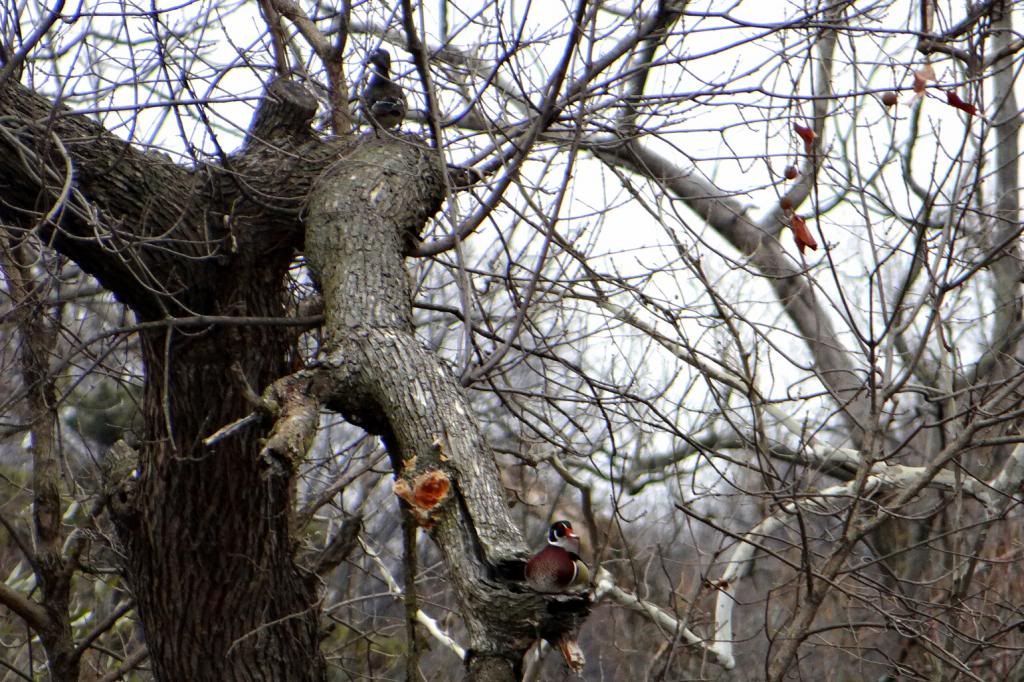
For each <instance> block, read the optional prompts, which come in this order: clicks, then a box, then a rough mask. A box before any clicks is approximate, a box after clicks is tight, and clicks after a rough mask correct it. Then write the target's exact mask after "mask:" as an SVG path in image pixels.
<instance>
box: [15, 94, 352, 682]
mask: <svg viewBox="0 0 1024 682" xmlns="http://www.w3.org/2000/svg"><path fill="white" fill-rule="evenodd" d="M0 95H2V96H0V116H4V117H5V119H4V120H5V124H4V126H3V127H2V129H0V147H2V149H3V154H0V156H2V157H3V159H2V160H0V183H2V184H4V185H5V192H4V195H5V202H6V203H5V204H4V206H3V208H2V209H0V213H2V215H0V218H2V219H3V222H4V223H6V224H7V225H10V226H15V227H14V229H17V228H20V229H21V230H24V231H28V230H36V231H37V232H38V233H39V234H41V235H42V236H43V237H44V238H45V239H46V240H47V241H49V242H50V243H52V244H53V245H54V246H55V247H56V248H57V249H58V250H60V251H61V252H62V253H63V254H64V255H66V256H68V257H69V258H72V259H74V260H75V261H77V262H78V263H79V264H80V265H81V266H82V267H83V268H84V269H86V270H87V271H89V272H90V273H92V274H93V275H95V276H96V277H97V278H98V279H99V280H100V281H101V282H102V283H103V284H104V285H105V286H107V287H108V288H109V289H110V290H111V291H113V292H114V293H115V294H116V295H117V296H118V297H119V298H120V299H121V300H122V301H124V302H126V303H127V304H128V305H130V306H131V307H132V309H133V310H134V311H135V313H136V314H137V316H138V317H139V318H141V319H142V320H162V319H168V318H172V317H175V316H191V315H226V316H251V317H267V318H271V317H280V316H282V315H283V312H284V307H283V301H282V292H283V286H282V282H283V278H284V273H285V269H286V268H287V266H288V264H289V262H290V261H291V259H292V257H293V254H294V251H295V249H296V248H298V247H299V246H301V243H302V223H301V221H300V219H299V213H298V207H299V206H300V204H301V200H302V198H303V197H304V196H305V193H306V192H307V191H308V188H309V187H310V185H311V184H312V181H313V179H314V178H315V177H316V175H317V174H318V173H319V171H320V170H321V169H322V168H323V167H324V166H325V165H326V164H327V163H329V162H330V161H331V160H332V159H334V158H336V157H337V155H338V153H340V152H343V151H344V150H345V149H346V148H347V147H346V145H347V144H349V143H348V142H347V141H345V140H337V141H333V142H330V143H327V144H322V143H320V142H318V141H315V140H313V139H312V137H311V136H310V134H309V129H308V122H309V120H310V118H311V117H312V113H313V111H314V107H315V102H313V100H312V98H311V97H309V96H308V95H305V96H304V97H303V96H302V95H303V93H301V91H299V90H296V89H295V88H294V87H291V86H289V85H288V84H275V85H272V86H271V89H270V93H269V97H268V98H267V104H266V106H265V107H264V108H263V109H262V110H261V115H260V116H257V124H258V125H257V126H255V127H254V130H255V131H257V132H258V134H257V135H255V136H253V137H252V138H251V139H250V140H249V141H248V144H247V145H246V147H245V148H244V153H243V154H242V155H241V156H239V157H237V158H232V159H228V160H227V161H226V162H225V164H224V165H223V166H221V167H212V166H211V167H201V168H196V169H192V170H188V169H184V168H181V167H179V166H176V165H174V164H172V163H171V162H170V161H169V160H168V159H166V158H164V157H162V156H159V155H145V154H141V153H139V152H137V151H135V150H134V149H133V148H132V147H130V146H129V145H127V144H125V143H123V142H121V141H120V140H118V139H116V138H114V137H113V136H112V135H110V134H108V133H106V132H105V131H103V130H102V129H101V128H100V127H99V126H97V125H96V124H94V123H92V122H90V121H89V120H87V119H85V118H83V117H80V116H75V115H72V114H70V113H69V112H68V111H67V110H65V109H62V108H60V107H53V106H52V105H51V104H49V103H48V102H46V101H45V100H44V99H43V98H41V97H39V96H38V95H35V94H34V93H32V92H30V91H28V90H26V89H24V88H23V87H21V86H19V85H17V84H14V83H9V84H8V85H7V86H6V88H5V91H4V92H3V93H0ZM274 107H278V112H277V113H276V114H275V112H274V111H273V109H274ZM296 112H298V113H296ZM285 113H287V115H282V114H285ZM283 149H288V152H289V153H285V152H284V151H282V150H283ZM296 151H298V152H300V153H295V152H296ZM303 151H306V152H307V153H301V152H303ZM290 342H291V333H290V332H288V331H287V329H286V328H282V327H280V326H260V325H254V326H237V325H232V326H216V325H209V326H206V327H201V328H189V329H187V330H182V329H180V328H178V327H177V326H175V325H173V324H170V323H169V324H168V326H167V327H166V328H163V329H157V330H155V331H149V332H147V333H146V334H144V335H143V338H142V348H143V356H144V362H145V367H146V387H145V407H144V409H145V417H146V433H145V436H144V439H143V443H144V444H143V445H142V446H141V448H140V449H139V452H138V463H137V471H138V476H137V479H136V480H133V481H131V487H130V494H128V493H126V494H125V495H124V496H123V499H122V500H121V501H120V502H119V504H118V505H116V509H117V512H118V513H117V514H116V516H115V521H116V525H117V528H118V531H119V537H120V540H121V542H122V543H123V545H124V546H123V549H124V556H125V566H124V568H125V574H126V578H127V580H128V583H129V585H130V586H131V589H132V591H133V593H134V595H135V597H136V600H137V603H138V610H139V614H140V616H141V619H142V622H143V626H144V629H145V632H146V640H147V644H148V647H149V651H150V655H151V659H152V662H153V666H154V671H155V672H156V674H157V676H158V678H159V679H165V680H197V681H198V680H211V681H212V680H217V681H221V680H322V679H323V678H324V665H323V660H322V658H321V656H320V654H319V652H318V645H319V634H318V632H319V631H318V608H317V600H318V597H317V593H316V586H315V581H314V579H313V578H312V577H311V576H310V575H308V574H307V573H305V572H303V571H302V570H301V569H300V568H299V567H298V566H297V565H296V564H295V562H294V561H293V556H292V554H293V551H294V547H293V545H294V543H293V539H292V538H291V536H290V528H289V518H290V512H291V488H292V482H291V480H290V479H283V480H282V479H280V478H274V477H270V478H267V477H265V476H264V475H263V473H264V472H263V469H262V468H261V464H260V462H259V461H258V460H257V458H256V456H255V454H256V453H257V452H259V448H260V443H259V437H260V435H261V434H260V432H259V431H258V430H256V429H251V430H249V431H246V432H245V433H243V434H241V435H240V436H239V437H237V438H234V439H231V440H228V441H225V442H223V443H220V444H218V445H217V446H215V447H211V448H206V447H203V446H202V445H201V442H200V441H201V438H202V437H203V436H204V435H207V434H208V433H209V432H210V431H212V430H214V429H216V428H217V427H218V426H220V425H222V424H224V423H227V422H230V421H231V420H233V419H235V418H237V417H240V416H242V415H243V414H245V413H246V412H247V411H248V405H247V403H246V402H245V400H244V398H243V395H244V392H245V390H246V389H247V388H248V387H247V386H244V385H242V382H240V381H238V380H237V379H236V377H235V375H234V374H233V373H232V372H231V371H230V367H231V365H232V363H237V364H238V365H239V366H240V367H241V369H242V374H243V375H244V377H245V379H246V381H247V382H248V383H249V384H250V385H251V386H265V385H268V384H269V383H270V382H272V381H273V380H274V379H276V378H278V377H279V376H281V375H282V374H283V373H285V372H286V370H287V364H286V360H287V351H288V348H289V345H290Z"/></svg>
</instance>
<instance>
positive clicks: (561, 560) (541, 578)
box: [526, 521, 590, 592]
mask: <svg viewBox="0 0 1024 682" xmlns="http://www.w3.org/2000/svg"><path fill="white" fill-rule="evenodd" d="M589 580H590V571H589V570H588V569H587V565H586V564H585V563H583V560H582V559H580V538H579V536H578V535H576V533H574V532H573V530H572V524H571V523H569V522H568V521H555V522H554V523H552V524H551V528H550V529H548V546H547V547H545V548H544V549H542V550H541V551H539V552H537V553H536V554H534V555H533V557H532V558H531V559H530V560H529V561H527V562H526V583H527V584H528V585H529V586H530V587H532V588H533V589H535V590H537V591H538V592H566V591H568V590H570V589H572V588H575V587H580V586H583V585H586V584H587V582H589Z"/></svg>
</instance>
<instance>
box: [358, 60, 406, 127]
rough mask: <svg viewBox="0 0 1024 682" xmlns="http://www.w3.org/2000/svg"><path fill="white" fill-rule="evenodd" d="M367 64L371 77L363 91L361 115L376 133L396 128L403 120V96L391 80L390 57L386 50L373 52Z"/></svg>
mask: <svg viewBox="0 0 1024 682" xmlns="http://www.w3.org/2000/svg"><path fill="white" fill-rule="evenodd" d="M369 62H370V67H371V69H372V75H371V76H370V82H369V83H367V84H366V89H365V90H363V97H362V100H363V101H362V105H363V115H364V116H365V117H366V119H367V120H368V121H369V122H370V124H371V125H372V126H373V127H374V129H375V130H377V131H379V130H381V129H384V128H397V127H398V126H399V125H400V124H401V123H402V120H403V119H404V118H405V95H404V94H403V93H402V88H401V86H399V85H398V84H397V83H395V82H394V81H393V80H391V55H389V54H388V51H387V50H375V51H374V52H373V54H371V55H370V59H369Z"/></svg>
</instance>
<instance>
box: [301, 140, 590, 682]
mask: <svg viewBox="0 0 1024 682" xmlns="http://www.w3.org/2000/svg"><path fill="white" fill-rule="evenodd" d="M340 170H341V169H339V171H340ZM354 170H357V171H358V172H352V171H354ZM442 190H443V182H442V177H441V171H440V168H439V164H438V161H437V159H436V157H434V156H433V153H432V152H430V151H429V150H427V149H426V148H425V147H423V146H422V145H421V144H419V143H417V141H416V140H415V139H411V138H406V139H404V140H399V141H392V140H387V141H384V140H382V141H380V142H379V143H371V144H367V145H363V146H362V147H361V148H360V149H359V150H357V151H356V152H355V153H354V154H352V155H351V156H350V157H349V158H348V159H347V160H346V167H345V169H344V171H343V172H334V173H330V174H328V175H327V176H325V177H324V178H323V179H322V180H321V181H320V183H319V184H318V186H317V187H316V188H315V189H314V191H313V192H312V194H311V195H310V201H309V224H308V232H307V243H308V246H309V247H310V248H309V249H308V252H307V258H308V259H309V261H310V264H311V266H312V267H313V268H314V269H315V270H316V271H317V272H318V273H319V276H320V281H321V285H322V289H323V293H324V299H325V305H326V323H325V325H326V331H327V338H328V342H327V346H328V351H329V354H328V359H327V361H326V362H325V363H324V364H323V368H322V373H324V374H328V375H329V376H330V380H329V381H327V382H326V383H325V384H324V394H323V399H324V400H325V401H326V402H328V403H329V404H330V405H332V406H333V407H335V408H337V409H339V410H340V411H342V412H343V413H344V414H347V415H349V417H350V418H351V419H353V420H354V421H356V422H358V423H362V424H365V425H367V426H368V428H371V429H372V430H374V431H376V432H377V433H379V434H381V435H382V436H383V437H384V439H385V442H386V443H387V444H388V447H389V451H390V452H391V454H392V460H393V462H394V464H395V467H396V470H397V471H398V472H399V474H400V477H401V479H402V480H403V481H405V482H415V481H416V480H417V478H418V477H419V476H422V475H424V474H426V475H430V474H435V473H436V472H440V475H441V476H442V477H443V478H444V479H445V480H447V481H450V483H451V487H452V488H451V494H450V495H449V496H448V497H446V498H445V499H443V500H442V501H441V503H440V504H438V505H437V506H436V507H432V508H429V509H424V510H422V511H423V512H424V513H423V514H422V515H421V522H422V525H424V526H425V527H427V528H429V529H430V532H431V535H432V537H433V538H434V540H435V541H436V542H437V545H438V547H439V548H440V550H441V552H442V554H443V555H444V558H445V563H446V566H447V568H448V572H449V577H450V579H451V584H452V587H453V588H454V590H455V592H456V594H457V596H458V599H459V602H460V603H461V605H462V616H463V618H464V619H465V624H466V628H467V630H468V632H469V637H470V653H469V655H468V656H467V661H466V663H467V670H468V673H469V676H470V679H473V680H515V679H518V677H519V675H520V674H521V670H520V668H521V661H522V656H523V654H524V653H525V652H526V649H527V648H528V647H529V646H530V644H531V643H532V642H533V640H534V639H536V638H537V636H538V633H540V632H542V631H543V632H545V633H546V632H547V629H548V628H549V627H553V628H554V630H555V631H558V632H561V631H564V630H565V629H566V627H567V626H565V625H561V626H559V625H554V626H552V625H551V622H552V621H557V620H558V618H557V617H555V616H552V615H549V614H548V608H549V604H550V605H556V604H559V603H560V602H565V603H567V608H568V610H569V611H570V612H572V613H575V614H585V612H586V610H587V608H588V607H589V600H588V598H587V597H586V596H584V597H580V598H557V599H555V598H547V599H545V598H544V597H541V596H540V595H537V594H533V593H530V592H528V591H523V590H522V589H520V588H518V587H517V583H516V582H515V579H516V578H519V577H520V576H521V573H522V562H523V559H524V558H525V556H526V555H525V551H524V550H525V548H524V545H523V541H522V538H521V537H520V534H519V531H518V528H517V527H516V526H515V524H514V523H513V522H512V520H511V518H510V517H509V514H508V507H507V504H506V500H505V496H504V490H503V488H502V486H501V480H500V478H499V476H498V470H497V465H496V462H495V459H494V455H493V452H492V451H491V449H490V447H489V446H488V444H487V442H486V441H485V440H484V438H483V436H482V434H481V433H480V430H479V428H478V426H477V424H476V422H475V421H474V419H473V417H472V411H471V408H470V405H469V402H468V398H467V396H466V394H465V393H464V392H463V390H462V388H461V387H460V386H459V384H458V381H457V380H456V378H455V377H454V376H453V375H452V374H451V372H449V371H448V369H447V368H446V367H445V366H444V365H442V364H441V363H440V362H439V360H438V359H437V358H436V357H435V356H434V355H432V354H431V353H429V352H428V351H427V350H426V349H425V348H423V346H422V345H421V344H420V343H419V342H418V341H417V340H416V338H415V336H414V335H413V326H412V316H411V305H410V292H409V285H408V279H407V276H406V272H405V268H404V264H403V253H404V251H405V249H406V247H407V246H408V243H409V237H410V233H411V232H414V231H417V230H418V229H419V228H420V227H421V226H422V225H423V222H424V221H425V220H426V218H427V217H429V215H430V214H431V213H432V212H433V211H434V210H436V208H437V207H438V206H439V204H440V200H441V197H442V196H443V194H442ZM381 225H385V226H387V228H388V229H384V230H382V229H381V228H380V226H381ZM414 487H415V485H414V484H413V485H411V486H410V488H414ZM569 622H570V623H569V626H570V627H571V624H572V619H571V618H570V619H569Z"/></svg>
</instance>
